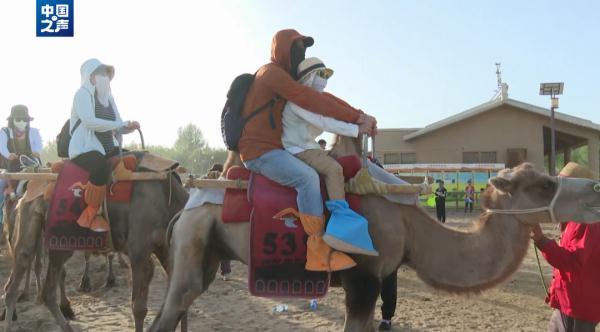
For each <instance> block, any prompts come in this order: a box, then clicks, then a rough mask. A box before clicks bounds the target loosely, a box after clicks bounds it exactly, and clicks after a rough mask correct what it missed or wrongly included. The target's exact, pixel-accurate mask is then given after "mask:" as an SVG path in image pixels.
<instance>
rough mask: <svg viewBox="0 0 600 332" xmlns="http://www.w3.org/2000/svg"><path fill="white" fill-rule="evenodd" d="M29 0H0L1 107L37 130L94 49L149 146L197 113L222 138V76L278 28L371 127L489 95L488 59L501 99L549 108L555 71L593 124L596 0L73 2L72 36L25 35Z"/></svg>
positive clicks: (57, 115)
mask: <svg viewBox="0 0 600 332" xmlns="http://www.w3.org/2000/svg"><path fill="white" fill-rule="evenodd" d="M34 4H35V1H33V0H28V1H5V2H4V3H3V10H2V12H3V19H2V20H0V45H2V46H1V49H0V115H2V114H6V116H8V114H9V113H10V108H11V106H12V105H14V104H25V105H27V106H28V107H29V110H30V113H31V115H32V116H33V117H34V118H35V120H34V121H33V122H32V125H33V126H34V127H37V128H39V129H40V131H41V133H42V137H43V139H44V140H50V139H54V138H55V137H56V135H57V134H58V132H59V131H60V128H61V126H62V124H63V123H64V121H65V120H66V119H67V118H68V117H69V115H70V111H71V105H72V100H73V96H74V94H75V91H76V90H77V89H78V88H79V86H80V80H81V79H80V74H79V68H80V66H81V64H82V63H83V62H84V61H85V60H86V59H89V58H92V57H94V58H98V59H100V61H102V62H104V63H107V64H111V65H113V66H114V67H115V72H116V73H115V78H114V79H113V81H112V91H113V95H114V97H115V100H116V103H117V105H118V107H119V111H120V113H121V116H122V118H123V119H125V120H137V121H139V122H140V123H141V125H142V130H143V132H144V136H145V140H146V144H153V145H157V144H160V145H166V146H170V145H171V144H173V142H174V141H175V139H176V137H177V129H178V128H179V127H182V126H184V125H186V124H187V123H194V124H196V125H197V126H198V127H200V129H201V130H202V132H203V133H204V136H205V138H206V139H207V141H208V143H209V145H210V146H212V147H223V146H224V145H223V143H222V139H221V136H220V115H221V110H222V107H223V104H224V102H225V95H226V93H227V89H228V88H229V84H230V83H231V81H232V80H233V78H235V76H237V75H239V74H241V73H244V72H250V73H252V72H254V71H256V69H257V68H258V67H260V66H261V65H263V64H265V63H267V62H269V57H270V45H271V39H272V36H273V35H274V34H275V32H277V31H278V30H280V29H285V28H295V29H297V30H298V31H300V32H301V33H303V34H305V35H310V36H312V37H313V38H314V39H315V45H314V46H313V47H311V48H309V49H308V50H307V57H308V56H317V57H319V58H321V59H322V60H323V61H324V62H325V63H326V64H327V66H328V67H330V68H332V69H334V71H335V74H334V75H333V76H332V78H331V79H330V81H329V83H328V86H327V90H328V91H329V92H331V93H333V94H335V95H337V96H338V97H341V98H343V99H344V100H346V101H348V102H349V103H350V104H352V105H353V106H355V107H357V108H360V109H362V110H363V111H365V112H367V113H369V114H371V115H373V116H375V117H376V118H377V120H378V123H379V127H380V128H416V127H423V126H426V125H428V124H431V123H432V122H435V121H438V120H441V119H443V118H445V117H448V116H451V115H453V114H456V113H458V112H461V111H464V110H466V109H468V108H471V107H474V106H477V105H479V104H481V103H483V102H486V101H488V100H490V98H491V97H492V96H493V95H494V92H495V90H496V88H497V83H496V74H495V71H496V67H495V65H494V64H495V63H496V62H500V63H502V79H503V81H504V82H506V83H508V84H509V86H510V88H509V97H510V98H513V99H517V100H520V101H523V102H527V103H531V104H534V105H539V106H542V107H546V106H548V105H549V98H548V97H547V96H539V95H538V90H539V83H540V82H554V81H561V82H565V89H564V95H563V96H561V100H560V109H559V110H558V111H560V112H563V113H567V114H570V115H574V116H578V117H582V118H585V119H589V120H591V121H593V122H595V123H600V93H598V90H600V88H599V87H597V86H596V85H599V82H598V80H600V45H599V43H598V36H599V35H600V2H598V1H548V0H547V1H537V0H533V1H517V0H504V1H496V2H492V1H427V0H423V1H416V0H415V1H399V0H398V1H348V0H346V1H341V0H332V1H313V0H304V1H276V0H264V1H262V0H254V1H242V0H240V1H198V0H190V1H183V0H171V1H157V0H144V1H140V0H127V1H123V0H74V5H75V37H73V38H68V37H67V38H64V37H63V38H41V37H36V36H35V23H36V22H35V14H36V12H35V11H36V8H35V5H34ZM128 140H129V141H136V140H138V139H137V137H135V136H132V137H130V138H129V139H128Z"/></svg>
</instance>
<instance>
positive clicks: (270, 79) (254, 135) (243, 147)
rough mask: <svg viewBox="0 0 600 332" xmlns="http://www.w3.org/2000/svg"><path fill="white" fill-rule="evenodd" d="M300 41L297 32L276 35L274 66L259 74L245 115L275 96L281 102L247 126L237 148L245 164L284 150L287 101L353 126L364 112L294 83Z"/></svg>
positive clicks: (273, 56) (332, 97)
mask: <svg viewBox="0 0 600 332" xmlns="http://www.w3.org/2000/svg"><path fill="white" fill-rule="evenodd" d="M300 38H304V36H302V35H301V34H300V33H298V32H297V31H296V30H292V29H288V30H281V31H279V32H277V33H276V34H275V36H274V37H273V42H272V44H271V63H268V64H266V65H264V66H262V67H260V68H259V69H258V71H257V72H256V78H255V80H254V83H252V86H251V87H250V90H248V94H247V96H246V101H245V104H244V110H243V113H242V114H243V116H245V117H246V116H248V115H249V114H251V113H252V112H254V111H255V110H257V109H258V108H260V107H262V106H264V105H265V104H267V103H268V102H269V100H271V99H272V98H273V97H275V96H276V95H279V96H280V98H282V99H280V100H279V101H277V102H276V103H275V104H274V105H273V107H271V109H270V110H269V109H267V110H264V111H262V112H261V113H260V114H258V115H257V116H255V117H253V118H252V119H251V120H250V121H248V123H246V126H245V127H244V131H243V132H242V137H241V138H240V142H239V145H238V147H239V150H240V155H241V157H242V160H244V161H249V160H253V159H256V158H258V157H260V156H261V155H263V154H264V153H267V152H269V151H271V150H274V149H283V145H282V144H281V134H282V131H283V128H282V127H283V126H282V123H281V116H282V112H283V107H284V105H285V102H286V100H289V101H291V102H293V103H295V104H296V105H298V106H300V107H302V108H304V109H307V110H310V111H312V112H315V113H318V114H321V115H324V116H328V117H332V118H335V119H338V120H341V121H346V122H351V123H356V122H357V121H358V118H359V117H360V114H361V113H362V112H361V111H359V110H357V109H355V108H353V107H352V106H350V105H349V104H348V103H346V102H345V101H343V100H341V99H339V98H337V97H335V96H334V95H332V94H329V93H319V92H317V91H315V90H313V89H312V88H310V87H307V86H303V85H301V84H299V83H297V82H296V81H295V80H294V78H293V77H292V76H291V75H290V70H291V67H292V65H291V59H290V57H291V48H292V44H293V43H294V41H296V40H297V39H300Z"/></svg>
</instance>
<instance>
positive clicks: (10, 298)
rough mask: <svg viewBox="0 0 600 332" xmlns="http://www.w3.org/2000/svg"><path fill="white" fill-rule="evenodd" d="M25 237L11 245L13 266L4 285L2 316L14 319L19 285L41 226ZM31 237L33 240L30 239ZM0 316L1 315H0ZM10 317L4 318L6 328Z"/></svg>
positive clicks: (30, 258) (8, 325)
mask: <svg viewBox="0 0 600 332" xmlns="http://www.w3.org/2000/svg"><path fill="white" fill-rule="evenodd" d="M32 230H33V231H32V232H31V233H27V234H26V235H27V236H26V237H23V238H21V237H19V240H18V241H16V243H15V244H14V247H13V251H12V253H13V256H12V259H13V264H12V265H13V267H12V270H11V273H10V276H9V278H8V282H7V283H6V286H5V287H4V290H5V294H6V295H5V306H6V309H5V312H4V317H12V319H16V312H15V311H16V307H15V306H16V301H17V297H18V291H19V286H20V285H21V281H22V280H23V275H24V274H25V271H27V270H28V269H29V268H30V267H31V260H32V258H33V254H34V253H35V252H36V250H35V248H36V242H38V241H37V240H36V239H37V238H40V237H41V235H40V234H41V228H34V229H32ZM32 239H33V241H31V240H32ZM0 318H1V317H0ZM10 322H11V319H7V320H6V326H7V328H6V329H7V330H8V329H9V328H10Z"/></svg>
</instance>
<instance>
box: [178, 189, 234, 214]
mask: <svg viewBox="0 0 600 332" xmlns="http://www.w3.org/2000/svg"><path fill="white" fill-rule="evenodd" d="M224 199H225V189H222V188H202V189H198V188H192V189H190V197H189V198H188V200H187V202H186V203H185V207H184V208H183V209H184V210H191V209H194V208H197V207H199V206H202V205H204V204H206V203H210V204H218V205H222V204H223V200H224Z"/></svg>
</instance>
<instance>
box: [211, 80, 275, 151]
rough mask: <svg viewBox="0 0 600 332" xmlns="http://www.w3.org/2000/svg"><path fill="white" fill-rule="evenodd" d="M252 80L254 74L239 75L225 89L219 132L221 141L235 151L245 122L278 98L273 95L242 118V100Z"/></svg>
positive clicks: (271, 104) (244, 98) (244, 99)
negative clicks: (221, 136)
mask: <svg viewBox="0 0 600 332" xmlns="http://www.w3.org/2000/svg"><path fill="white" fill-rule="evenodd" d="M253 82H254V75H252V74H242V75H239V76H238V77H236V78H235V79H234V80H233V82H232V83H231V86H230V87H229V91H227V101H226V102H225V106H224V107H223V112H221V134H222V135H223V141H224V142H225V146H227V149H228V150H231V151H237V149H238V143H239V141H240V137H242V130H243V129H244V126H245V125H246V123H247V122H248V121H250V119H252V118H253V117H255V116H256V115H258V114H259V113H260V112H262V111H264V110H266V109H268V108H271V107H272V106H273V105H274V104H275V102H276V101H277V100H278V97H277V96H275V97H274V98H273V99H271V100H269V102H267V103H266V104H265V105H263V106H262V107H260V108H259V109H257V110H256V111H254V112H252V113H251V114H250V115H249V116H248V117H246V118H244V117H243V116H242V111H243V110H244V102H245V101H246V95H247V94H248V90H249V89H250V86H251V85H252V83H253Z"/></svg>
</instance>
